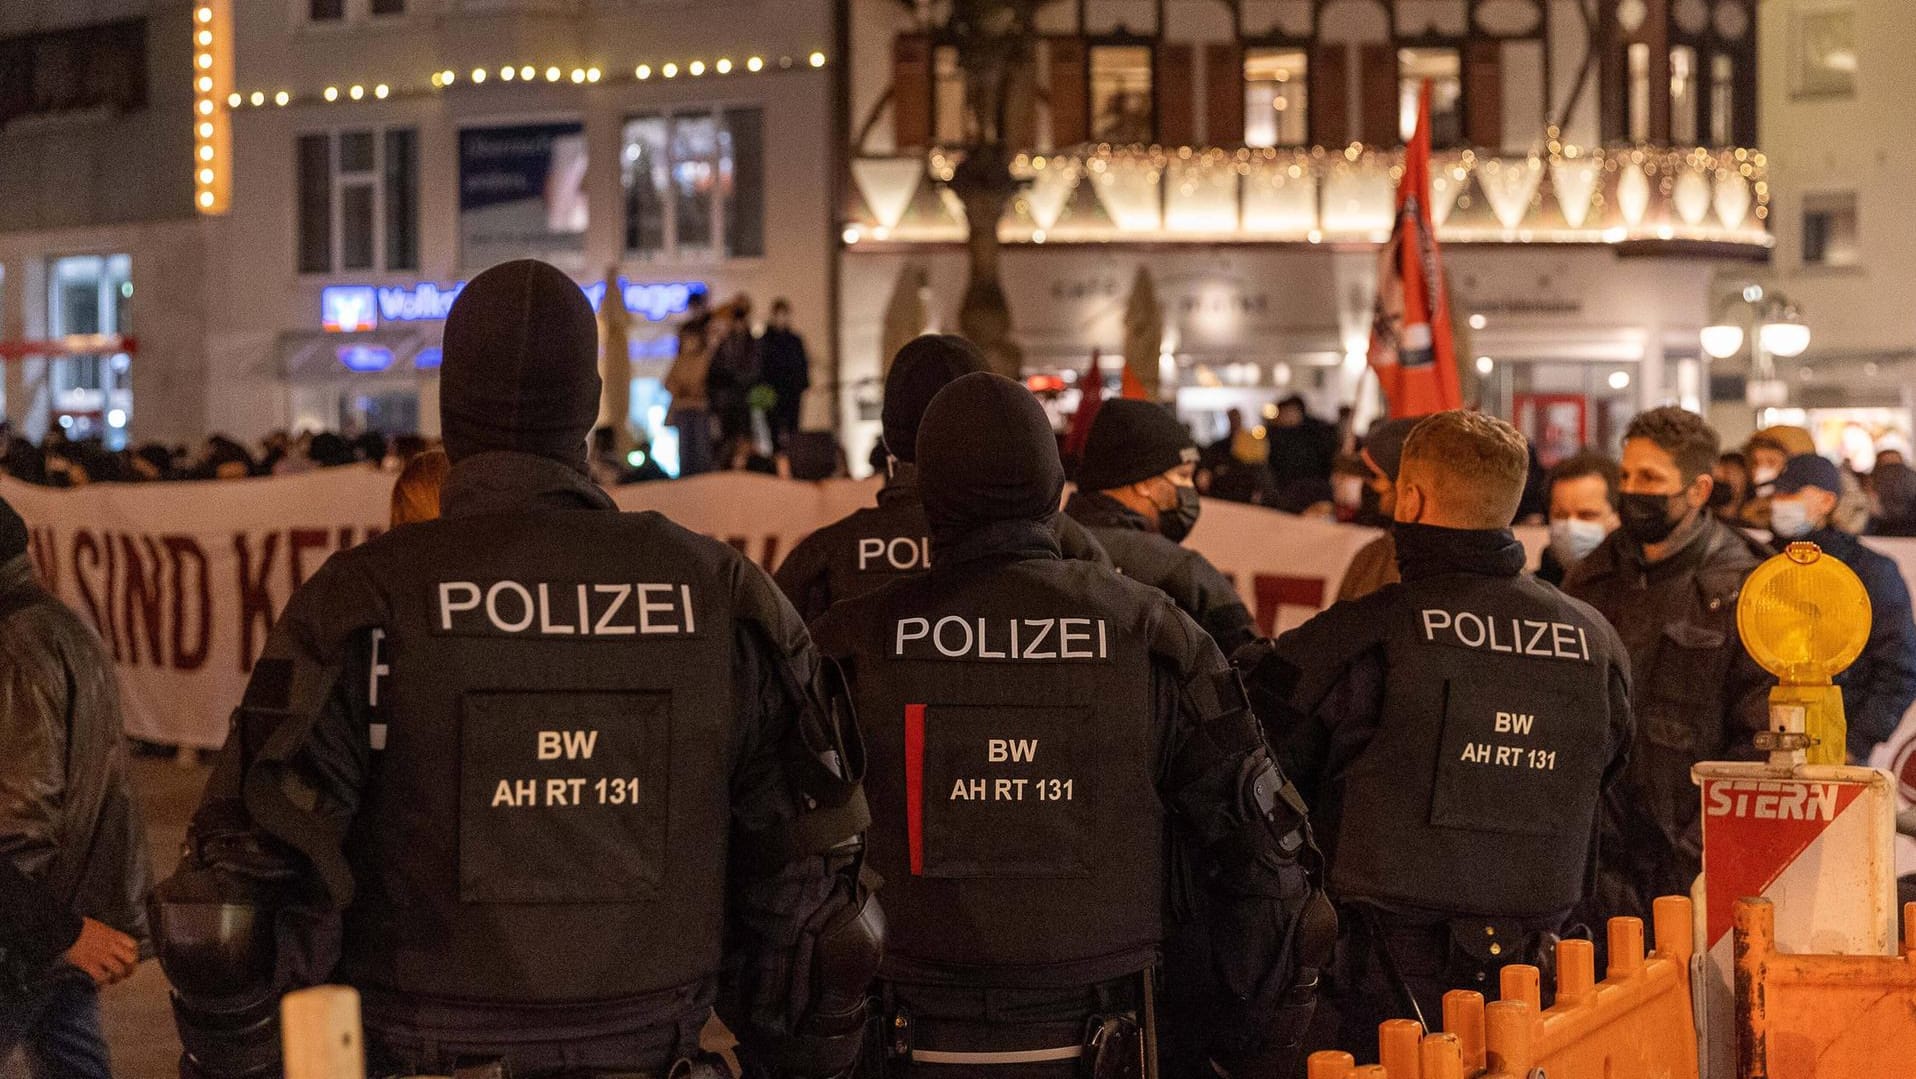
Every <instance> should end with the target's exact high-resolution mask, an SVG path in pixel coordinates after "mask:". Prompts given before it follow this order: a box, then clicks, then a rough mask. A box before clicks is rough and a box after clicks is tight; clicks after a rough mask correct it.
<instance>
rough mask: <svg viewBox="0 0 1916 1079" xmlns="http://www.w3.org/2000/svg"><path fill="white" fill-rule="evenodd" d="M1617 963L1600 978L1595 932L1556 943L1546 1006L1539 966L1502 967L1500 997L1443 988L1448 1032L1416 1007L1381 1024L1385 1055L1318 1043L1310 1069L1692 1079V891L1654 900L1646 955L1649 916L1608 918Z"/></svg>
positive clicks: (1373, 1078) (1318, 1077) (1477, 1078)
mask: <svg viewBox="0 0 1916 1079" xmlns="http://www.w3.org/2000/svg"><path fill="white" fill-rule="evenodd" d="M1609 929H1610V959H1609V969H1608V970H1607V971H1605V977H1604V979H1603V981H1601V982H1599V981H1597V980H1596V969H1595V963H1596V949H1595V946H1594V945H1592V944H1591V943H1590V942H1589V941H1587V940H1566V941H1563V942H1561V943H1560V944H1559V945H1558V946H1557V1000H1556V1003H1555V1004H1554V1005H1553V1006H1551V1007H1550V1008H1549V1009H1543V1008H1541V1003H1542V1000H1541V996H1542V993H1541V985H1540V982H1539V975H1538V972H1537V968H1535V967H1531V966H1510V967H1505V968H1504V970H1503V974H1502V985H1501V986H1500V988H1501V990H1502V997H1503V999H1502V1000H1499V1001H1497V1002H1495V1003H1493V1004H1489V1005H1486V1004H1485V1003H1484V999H1483V996H1482V995H1481V994H1478V993H1473V992H1469V991H1467V990H1457V991H1454V992H1451V993H1448V994H1446V995H1445V996H1444V1031H1445V1032H1444V1033H1438V1034H1428V1035H1426V1034H1424V1033H1423V1031H1422V1029H1421V1028H1420V1027H1419V1026H1418V1025H1417V1024H1416V1023H1415V1022H1413V1021H1411V1020H1408V1019H1393V1020H1390V1021H1388V1022H1386V1023H1384V1024H1383V1025H1382V1026H1381V1027H1380V1028H1379V1029H1378V1039H1377V1041H1378V1059H1379V1061H1380V1063H1379V1064H1377V1065H1372V1066H1370V1067H1368V1068H1358V1067H1354V1066H1353V1061H1352V1058H1351V1055H1350V1054H1349V1053H1342V1052H1326V1053H1313V1054H1312V1055H1311V1059H1310V1064H1309V1079H1531V1077H1532V1076H1534V1075H1536V1074H1538V1073H1539V1072H1541V1073H1542V1074H1545V1075H1548V1076H1550V1077H1551V1079H1695V1077H1696V1075H1697V1051H1696V1024H1695V1020H1694V1017H1693V1015H1692V1013H1691V1002H1690V960H1691V956H1692V951H1693V937H1692V927H1691V911H1690V901H1689V900H1688V899H1684V898H1681V897H1677V896H1668V897H1665V898H1663V899H1659V900H1657V903H1656V942H1657V950H1656V951H1655V952H1653V953H1651V954H1650V955H1648V956H1646V955H1645V954H1644V950H1643V923H1642V921H1640V920H1639V919H1636V918H1612V919H1610V927H1609Z"/></svg>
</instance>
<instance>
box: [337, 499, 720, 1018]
mask: <svg viewBox="0 0 1916 1079" xmlns="http://www.w3.org/2000/svg"><path fill="white" fill-rule="evenodd" d="M363 554H364V555H366V556H371V555H372V554H373V553H372V552H371V551H368V552H364V553H363ZM735 563H736V559H735V558H734V557H733V556H732V554H731V552H730V551H729V550H728V549H726V548H723V547H722V546H720V545H718V544H714V543H712V542H711V541H708V540H705V539H703V538H701V537H698V536H695V535H693V534H692V533H689V532H686V531H685V530H683V529H680V528H678V527H677V526H675V525H672V524H671V523H669V522H667V521H666V520H665V519H664V518H662V517H659V516H657V515H656V514H643V515H636V514H616V513H609V512H590V511H581V512H576V513H566V514H555V513H552V512H538V513H500V514H488V515H475V516H462V517H457V518H449V519H444V520H440V521H435V522H430V523H426V524H419V525H410V526H407V527H406V528H404V529H401V530H399V531H397V532H395V533H393V534H391V535H389V536H387V537H385V539H384V540H383V542H382V544H381V545H380V547H379V549H378V551H377V554H376V556H374V557H366V561H365V562H364V563H363V565H364V567H365V570H366V576H367V577H368V578H369V579H370V582H371V587H372V589H373V590H374V593H375V596H376V601H377V602H378V603H380V604H382V605H383V606H384V608H385V609H384V611H383V617H382V618H381V623H382V624H383V626H384V627H385V628H384V630H383V633H384V637H383V640H380V641H379V643H378V653H377V655H378V664H379V665H378V666H377V667H375V669H374V674H373V684H372V687H371V688H372V692H373V694H374V696H375V702H374V703H375V705H376V713H375V720H376V721H383V723H384V724H385V730H384V731H383V732H379V731H378V728H377V727H375V728H374V735H373V737H372V738H371V742H372V744H374V745H375V746H377V745H378V744H379V743H380V741H381V738H380V734H381V733H383V745H384V748H383V749H375V750H373V752H374V754H375V768H374V770H373V782H372V784H371V786H370V787H369V789H367V791H366V792H365V796H364V800H363V803H362V804H361V806H360V807H359V811H358V813H357V816H356V818H355V820H354V822H353V827H352V829H351V831H350V832H349V833H348V835H347V837H346V842H345V849H346V855H347V859H348V861H349V862H350V864H351V866H352V869H353V874H354V877H355V879H356V881H357V883H358V889H357V893H356V895H355V897H354V900H353V902H352V904H351V905H350V906H349V907H348V908H347V910H346V912H345V919H346V932H345V954H344V957H343V962H342V966H341V973H342V977H343V979H344V980H345V981H347V982H350V983H353V984H356V985H360V986H370V987H374V988H377V989H383V990H389V991H391V992H394V993H398V994H402V995H404V994H420V995H426V996H432V997H438V998H442V999H443V998H454V999H463V1000H479V1001H486V1002H492V1003H516V1002H525V1003H552V1002H561V1001H612V1000H619V999H623V998H631V997H635V996H638V995H641V994H646V993H649V992H653V991H658V990H665V989H670V988H674V987H680V986H686V985H689V984H693V983H696V982H699V981H701V980H702V979H705V978H707V977H709V976H711V975H712V974H713V973H714V972H715V971H716V970H717V969H718V966H719V955H720V939H721V935H722V932H723V923H724V910H725V900H726V896H725V892H724V883H725V866H726V858H727V835H728V830H729V827H730V823H731V820H730V818H731V812H730V799H729V791H728V788H729V784H730V776H731V771H732V758H733V748H732V747H733V745H734V737H735V736H734V733H733V730H734V724H735V720H734V716H735V715H736V702H735V701H734V700H733V699H732V697H733V693H734V691H733V688H732V687H733V684H734V681H735V680H734V678H733V677H732V675H733V661H734V651H735V645H734V641H735V634H734V621H733V607H734V603H735V593H736V591H737V588H736V574H737V572H738V570H739V568H740V567H739V566H737V565H736V564H735Z"/></svg>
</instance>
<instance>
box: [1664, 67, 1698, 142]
mask: <svg viewBox="0 0 1916 1079" xmlns="http://www.w3.org/2000/svg"><path fill="white" fill-rule="evenodd" d="M1696 115H1697V70H1696V50H1695V49H1693V48H1691V47H1690V46H1688V45H1676V46H1672V47H1671V49H1670V141H1671V142H1674V143H1676V144H1677V145H1678V146H1688V145H1690V144H1691V143H1694V142H1696Z"/></svg>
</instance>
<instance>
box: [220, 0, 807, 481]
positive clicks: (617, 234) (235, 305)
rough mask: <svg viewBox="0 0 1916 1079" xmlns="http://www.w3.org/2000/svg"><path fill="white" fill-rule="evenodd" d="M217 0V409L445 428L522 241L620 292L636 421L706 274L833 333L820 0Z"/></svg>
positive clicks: (277, 421)
mask: <svg viewBox="0 0 1916 1079" xmlns="http://www.w3.org/2000/svg"><path fill="white" fill-rule="evenodd" d="M202 9H203V10H209V11H210V12H211V19H210V21H211V24H212V26H213V27H214V29H215V31H216V34H215V41H216V42H218V41H220V40H224V39H225V38H226V37H227V36H228V34H227V33H223V32H221V31H222V28H223V27H224V26H226V25H228V24H227V20H229V19H230V20H231V21H230V40H231V43H232V45H231V47H232V58H231V61H230V63H231V67H232V76H231V78H232V84H231V87H230V89H228V88H226V87H224V86H221V87H217V88H216V92H215V98H214V102H213V103H214V109H215V113H214V114H215V116H216V117H217V116H224V117H226V121H227V123H228V124H229V125H230V150H224V149H221V148H219V147H215V152H214V158H215V161H218V160H219V159H220V158H221V157H223V156H224V155H225V154H227V153H230V160H228V161H227V162H226V168H228V169H230V190H227V191H221V190H219V188H218V184H219V183H221V182H223V181H225V180H226V179H227V178H226V177H224V176H222V175H221V173H220V171H219V170H217V169H215V170H214V171H213V172H212V173H211V174H210V175H209V174H207V173H202V174H201V177H200V179H201V180H202V181H210V183H204V182H203V184H202V188H201V194H200V196H199V197H200V198H201V199H202V200H206V199H208V198H209V197H210V198H211V199H213V200H214V201H216V202H219V203H222V204H224V206H225V212H224V213H223V214H221V215H219V218H218V220H217V222H216V224H215V226H214V228H213V230H212V233H211V236H212V237H213V239H212V241H211V257H210V258H209V284H208V287H209V291H210V292H212V293H213V294H216V295H219V296H221V297H230V301H231V302H230V303H222V304H221V305H220V306H219V307H218V308H217V309H216V310H215V311H214V313H213V314H212V316H211V318H210V325H209V327H208V354H209V359H208V365H209V369H210V374H211V377H210V378H209V387H210V388H209V395H208V401H207V407H206V411H207V423H208V425H209V429H219V430H226V431H231V432H235V433H238V434H242V435H252V434H257V433H259V432H262V431H265V430H268V429H271V428H277V427H293V428H299V427H307V428H314V427H343V428H347V429H353V428H374V429H383V430H391V431H413V430H419V431H424V432H426V433H429V434H430V433H435V432H436V428H437V422H438V408H437V403H436V402H437V370H436V368H437V363H438V357H439V351H438V341H439V333H440V328H441V326H442V325H443V322H444V317H445V313H446V311H447V309H448V308H449V307H450V305H451V302H452V298H453V297H454V296H456V295H457V291H458V289H459V287H460V285H461V284H462V283H463V282H464V281H465V280H467V279H468V278H470V277H471V276H472V275H473V274H475V273H477V272H479V271H480V270H483V269H485V268H486V267H487V266H490V265H494V264H496V263H498V262H502V261H506V260H508V259H512V258H522V257H536V258H542V259H546V260H548V261H550V262H552V263H554V264H556V265H558V266H559V267H561V268H562V269H564V270H566V271H567V272H568V273H570V274H572V275H573V276H574V277H575V279H577V280H578V281H579V282H580V284H581V286H582V287H585V288H586V289H587V292H588V295H589V296H591V297H592V298H593V300H594V302H595V304H596V303H600V302H602V300H603V297H604V296H605V295H606V293H607V292H608V291H611V292H613V293H615V294H616V295H618V296H620V297H621V298H622V300H623V302H624V304H625V306H626V308H627V311H628V312H629V318H628V321H629V323H630V326H631V329H630V333H629V337H630V340H629V351H630V355H631V357H632V362H633V375H634V393H633V395H632V415H631V421H632V425H633V426H634V427H635V428H636V429H640V430H649V431H651V432H653V433H655V434H665V435H666V437H667V438H669V432H665V431H664V429H663V419H664V416H665V401H664V397H663V394H662V393H661V392H659V391H658V389H657V386H658V383H659V380H660V378H661V377H662V376H663V374H664V371H665V368H666V367H667V366H668V365H669V364H670V361H671V359H672V357H673V355H674V352H675V346H676V341H675V338H674V336H673V334H672V332H671V326H672V324H673V323H674V322H675V321H676V317H677V316H678V315H679V314H680V313H682V312H683V311H684V309H685V307H686V305H687V303H688V301H689V299H690V297H691V296H692V295H693V294H695V293H699V292H704V293H706V294H708V295H709V296H710V297H711V298H713V299H714V300H715V301H725V300H730V299H732V298H733V297H735V296H739V295H745V296H749V297H751V298H752V299H753V300H754V301H755V318H760V319H762V318H763V317H764V313H765V311H766V309H767V308H768V306H769V304H770V302H771V301H772V300H773V299H774V298H775V297H783V298H787V299H788V300H789V301H790V302H791V305H792V307H793V310H794V315H795V319H794V321H795V323H796V325H797V328H798V329H799V330H800V332H802V333H806V334H807V335H808V336H809V337H810V338H812V340H813V341H814V342H815V343H816V346H817V348H818V350H819V351H821V352H822V351H824V346H825V345H826V338H827V337H828V333H829V327H830V322H829V319H828V311H829V309H830V308H829V304H830V295H829V292H828V289H827V282H828V276H829V275H828V274H826V273H825V272H824V268H825V267H826V266H828V265H829V262H830V257H831V251H832V248H833V246H834V244H835V237H834V236H833V235H832V233H831V230H830V220H831V214H830V206H831V175H832V173H831V160H832V155H831V153H830V151H829V148H828V147H827V145H826V144H825V143H824V142H823V140H821V139H820V138H818V136H817V133H818V132H820V131H822V130H824V129H825V128H826V127H827V126H828V123H829V108H828V103H829V99H830V94H829V89H828V88H829V78H830V72H829V71H828V70H827V67H828V65H829V58H828V56H827V52H826V50H827V48H828V47H829V45H830V25H831V24H830V19H829V9H828V8H827V6H826V5H825V4H824V3H822V2H819V3H813V2H809V0H728V2H724V3H705V4H687V3H678V2H674V0H605V2H596V0H297V2H293V3H272V4H264V3H244V2H235V0H207V3H205V4H203V5H202ZM226 62H227V61H225V60H223V59H221V58H218V57H216V58H215V61H214V70H215V71H216V72H217V71H219V70H220V68H221V65H223V64H224V63H226ZM220 91H223V92H224V93H225V95H226V96H225V98H224V99H223V100H222V99H220V98H219V97H218V93H219V92H220ZM202 107H204V106H202ZM200 152H201V153H202V154H204V153H205V151H204V150H202V151H200ZM664 452H665V453H667V454H668V455H669V452H670V451H669V448H668V449H666V450H664Z"/></svg>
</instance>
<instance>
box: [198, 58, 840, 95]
mask: <svg viewBox="0 0 1916 1079" xmlns="http://www.w3.org/2000/svg"><path fill="white" fill-rule="evenodd" d="M827 62H828V61H827V57H826V55H825V53H823V52H819V51H814V52H812V53H811V54H809V55H807V56H790V55H785V56H777V57H766V56H761V55H751V56H747V57H746V58H745V59H743V60H738V61H735V60H733V59H732V58H731V57H729V56H721V57H718V58H717V59H714V60H712V61H710V62H707V61H706V60H703V59H693V60H686V61H683V62H681V61H677V60H666V61H661V62H658V63H656V64H653V63H640V64H635V65H633V66H632V67H631V68H630V69H624V68H621V69H618V70H616V71H614V72H610V73H608V72H607V71H606V70H605V69H604V68H601V67H599V66H597V65H593V66H590V67H577V66H575V67H569V68H567V67H561V66H559V65H557V64H547V65H544V66H540V65H537V64H519V65H513V64H503V65H500V66H498V67H496V68H495V67H474V68H470V69H467V70H465V71H463V72H462V71H460V70H459V69H458V68H450V67H449V68H445V69H442V70H439V71H434V72H432V73H431V74H430V75H429V77H428V78H427V79H426V81H425V83H424V84H423V85H422V84H414V86H413V88H411V89H406V88H404V87H401V88H397V89H396V88H395V87H394V86H393V84H391V83H385V82H375V83H363V82H356V83H343V84H333V85H328V86H327V87H326V88H325V89H323V90H321V91H320V92H319V93H317V94H294V93H293V92H292V91H290V90H284V89H277V90H270V91H269V90H265V89H258V90H252V91H245V92H242V91H239V90H233V91H231V92H229V93H228V94H227V95H226V98H225V104H226V107H227V108H229V109H242V108H248V107H251V108H255V109H258V108H265V107H267V106H269V105H270V106H273V107H275V108H286V107H287V106H289V105H296V104H299V105H307V104H327V105H331V104H351V103H353V102H364V101H385V100H387V99H388V98H391V97H394V96H395V95H398V96H417V95H419V94H423V93H432V92H435V91H443V90H448V89H451V88H453V87H455V86H460V85H471V86H482V85H485V84H487V83H516V84H540V83H543V84H545V85H564V84H568V83H569V84H571V85H574V86H596V85H598V84H600V83H604V82H610V83H621V82H649V81H652V80H653V79H659V80H673V79H679V78H691V79H697V78H703V77H705V76H707V75H713V76H731V75H740V74H751V75H758V74H763V73H769V72H782V71H792V70H804V69H813V70H816V69H818V68H822V67H824V66H825V65H826V63H827Z"/></svg>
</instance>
